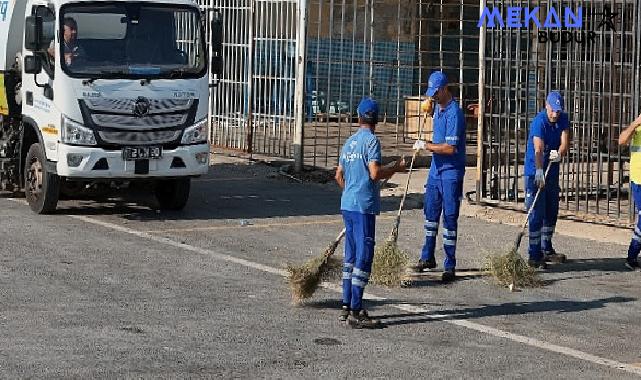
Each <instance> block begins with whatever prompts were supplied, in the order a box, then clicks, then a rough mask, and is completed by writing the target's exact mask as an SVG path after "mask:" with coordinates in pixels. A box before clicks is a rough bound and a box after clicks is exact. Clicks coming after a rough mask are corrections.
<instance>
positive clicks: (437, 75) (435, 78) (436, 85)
mask: <svg viewBox="0 0 641 380" xmlns="http://www.w3.org/2000/svg"><path fill="white" fill-rule="evenodd" d="M445 86H447V75H445V73H444V72H442V71H435V72H433V73H432V75H430V78H429V79H428V80H427V91H425V95H427V96H429V97H432V96H434V94H436V91H438V90H439V89H440V88H441V87H445Z"/></svg>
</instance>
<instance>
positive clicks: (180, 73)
mask: <svg viewBox="0 0 641 380" xmlns="http://www.w3.org/2000/svg"><path fill="white" fill-rule="evenodd" d="M193 73H194V71H193V70H191V69H172V70H169V77H170V78H183V77H184V76H185V74H193Z"/></svg>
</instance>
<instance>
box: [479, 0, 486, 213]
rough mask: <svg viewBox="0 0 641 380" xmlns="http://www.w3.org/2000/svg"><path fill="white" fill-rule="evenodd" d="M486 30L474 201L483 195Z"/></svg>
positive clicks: (482, 47)
mask: <svg viewBox="0 0 641 380" xmlns="http://www.w3.org/2000/svg"><path fill="white" fill-rule="evenodd" d="M479 6H480V12H479V19H480V17H481V14H482V13H483V10H484V9H485V6H486V0H480V3H479ZM486 32H487V28H486V26H485V24H483V25H481V28H480V32H479V110H478V120H477V123H478V124H477V141H476V201H477V202H480V201H481V196H482V195H483V194H482V193H483V188H482V185H481V183H483V157H484V149H483V148H484V145H483V139H484V137H483V136H484V130H483V125H484V122H485V34H486Z"/></svg>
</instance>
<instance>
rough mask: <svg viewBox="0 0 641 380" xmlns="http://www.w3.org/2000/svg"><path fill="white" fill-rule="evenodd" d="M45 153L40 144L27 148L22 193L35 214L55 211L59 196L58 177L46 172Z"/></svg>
mask: <svg viewBox="0 0 641 380" xmlns="http://www.w3.org/2000/svg"><path fill="white" fill-rule="evenodd" d="M46 162H47V161H46V158H45V152H44V150H43V149H42V146H41V145H40V144H33V145H31V146H30V147H29V152H27V158H26V160H25V168H24V183H25V185H24V187H25V189H24V193H25V197H26V198H27V202H29V207H31V209H32V210H33V212H35V213H36V214H49V213H51V212H53V211H55V210H56V205H57V204H58V196H59V194H60V177H58V175H56V174H53V173H49V172H47V167H46V165H45V163H46Z"/></svg>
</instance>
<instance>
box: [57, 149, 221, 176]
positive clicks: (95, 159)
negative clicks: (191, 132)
mask: <svg viewBox="0 0 641 380" xmlns="http://www.w3.org/2000/svg"><path fill="white" fill-rule="evenodd" d="M74 161H75V162H74ZM78 161H79V162H78ZM208 168H209V144H198V145H186V146H179V147H178V148H176V149H171V150H169V149H166V150H163V152H162V157H161V158H159V159H150V160H149V170H148V172H146V173H145V174H136V163H135V161H125V160H124V159H123V158H122V150H120V149H117V150H105V149H102V148H91V147H81V146H72V145H64V144H59V145H58V162H57V163H56V171H57V173H58V175H59V176H61V177H70V178H87V179H111V178H122V179H136V178H154V177H188V176H189V177H193V176H199V175H203V174H207V169H208Z"/></svg>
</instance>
